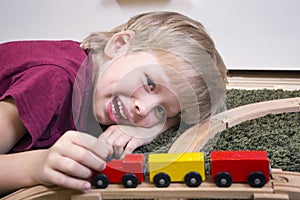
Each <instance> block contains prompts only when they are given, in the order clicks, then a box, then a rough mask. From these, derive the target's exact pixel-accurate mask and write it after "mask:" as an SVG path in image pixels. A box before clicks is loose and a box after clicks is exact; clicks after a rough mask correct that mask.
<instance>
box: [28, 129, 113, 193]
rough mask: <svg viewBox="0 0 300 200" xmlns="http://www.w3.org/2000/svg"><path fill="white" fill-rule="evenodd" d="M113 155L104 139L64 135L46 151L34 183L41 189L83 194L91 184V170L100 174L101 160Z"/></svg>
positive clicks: (82, 134)
mask: <svg viewBox="0 0 300 200" xmlns="http://www.w3.org/2000/svg"><path fill="white" fill-rule="evenodd" d="M112 153H113V148H112V146H111V145H110V144H109V143H108V142H107V141H106V140H104V139H97V138H95V137H93V136H91V135H88V134H84V133H80V132H76V131H68V132H66V133H65V134H64V135H63V136H62V137H61V138H60V139H59V140H58V141H57V142H56V143H55V144H54V145H53V146H52V147H51V148H50V149H48V150H46V151H45V153H44V154H43V155H45V156H44V157H43V158H41V159H40V162H39V163H37V165H36V166H32V167H36V179H37V181H38V182H39V183H41V184H45V185H58V186H62V187H67V188H72V189H78V190H84V189H89V188H90V187H91V184H90V183H89V181H88V180H86V179H88V178H89V177H90V176H91V175H92V171H91V169H94V170H99V171H100V170H103V169H104V168H105V159H106V158H107V157H109V156H111V155H112Z"/></svg>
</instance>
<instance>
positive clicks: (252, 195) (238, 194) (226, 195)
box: [1, 97, 300, 200]
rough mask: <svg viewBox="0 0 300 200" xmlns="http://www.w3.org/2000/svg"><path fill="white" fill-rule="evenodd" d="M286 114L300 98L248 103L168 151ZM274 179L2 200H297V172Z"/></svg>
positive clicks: (20, 194) (47, 191) (40, 190)
mask: <svg viewBox="0 0 300 200" xmlns="http://www.w3.org/2000/svg"><path fill="white" fill-rule="evenodd" d="M286 112H300V97H296V98H290V99H279V100H273V101H267V102H260V103H256V104H249V105H245V106H241V107H238V108H234V109H232V110H228V111H226V112H224V113H220V114H218V115H216V116H214V117H213V118H212V119H211V120H209V121H206V122H204V123H202V124H200V125H197V126H194V127H191V128H190V129H188V130H187V131H186V132H184V133H183V134H182V135H181V136H180V137H179V138H178V139H177V140H176V141H175V143H174V144H173V146H172V147H171V148H170V150H169V152H183V151H198V150H199V149H201V147H202V146H204V145H205V143H206V142H207V141H208V139H209V138H211V137H214V136H215V135H216V134H217V133H219V132H221V131H223V130H225V129H227V128H230V127H232V126H235V125H237V124H239V123H241V122H244V121H246V120H251V119H255V118H259V117H262V116H265V115H267V114H279V113H286ZM272 176H273V179H272V180H271V181H270V182H269V183H268V184H266V185H265V186H264V187H263V188H252V187H250V186H248V184H233V185H232V186H231V187H230V188H219V187H217V186H215V185H214V184H213V183H211V182H209V181H208V182H203V183H202V184H201V186H200V187H198V188H189V187H187V186H186V185H185V184H180V183H172V184H171V185H170V187H168V188H156V187H155V186H154V185H152V184H150V183H143V184H141V185H139V186H138V188H135V189H128V188H123V186H121V185H117V184H114V185H113V184H112V185H110V186H109V187H108V188H107V189H104V190H103V189H101V190H100V189H91V190H88V191H85V192H82V193H80V192H78V191H74V190H68V189H65V188H60V187H50V188H49V187H45V186H35V187H31V188H25V189H21V190H18V191H16V192H15V193H12V194H10V195H8V196H6V197H4V198H2V199H1V200H43V199H55V200H60V199H71V200H79V199H80V200H81V199H83V200H85V199H86V200H94V199H95V200H96V199H97V200H98V199H186V198H210V199H216V198H217V199H219V198H222V199H255V200H267V199H268V200H270V199H276V200H299V199H300V173H296V172H285V171H281V170H279V169H274V170H273V173H272Z"/></svg>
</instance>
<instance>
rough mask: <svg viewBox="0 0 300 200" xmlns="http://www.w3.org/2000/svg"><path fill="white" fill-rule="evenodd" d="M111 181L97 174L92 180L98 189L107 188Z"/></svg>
mask: <svg viewBox="0 0 300 200" xmlns="http://www.w3.org/2000/svg"><path fill="white" fill-rule="evenodd" d="M108 184H109V180H108V178H107V176H106V175H105V174H96V175H95V176H94V177H93V178H92V185H93V186H95V187H96V188H107V186H108Z"/></svg>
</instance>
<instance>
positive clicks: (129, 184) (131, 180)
mask: <svg viewBox="0 0 300 200" xmlns="http://www.w3.org/2000/svg"><path fill="white" fill-rule="evenodd" d="M122 184H123V185H124V187H126V188H136V187H137V186H138V184H139V180H138V178H137V176H136V175H135V174H125V175H124V176H123V177H122Z"/></svg>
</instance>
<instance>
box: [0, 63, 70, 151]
mask: <svg viewBox="0 0 300 200" xmlns="http://www.w3.org/2000/svg"><path fill="white" fill-rule="evenodd" d="M71 86H72V83H71V81H70V80H69V78H68V75H67V73H66V72H65V71H64V70H63V69H61V68H60V67H58V66H54V65H42V66H34V67H31V68H29V69H28V70H25V71H24V72H22V73H20V74H18V75H17V76H16V77H15V78H14V81H13V82H12V84H11V86H10V87H9V89H8V90H7V91H6V92H5V93H4V94H3V95H2V96H1V97H0V100H2V99H4V98H6V97H8V96H11V97H12V98H13V99H14V101H15V102H16V105H17V108H18V112H19V116H20V118H21V121H22V122H23V124H24V126H25V127H26V129H27V131H28V134H26V135H25V136H24V137H23V138H22V139H21V140H22V144H21V146H20V147H19V148H21V149H23V150H27V149H30V148H31V147H32V146H33V144H34V143H35V142H36V141H37V140H38V139H39V138H40V137H41V136H42V134H43V133H44V132H45V130H46V129H48V126H49V125H50V124H51V123H52V124H53V118H54V117H55V116H57V115H58V114H60V112H61V110H62V108H63V107H65V105H64V104H65V102H67V101H66V98H71ZM51 134H53V133H51Z"/></svg>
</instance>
